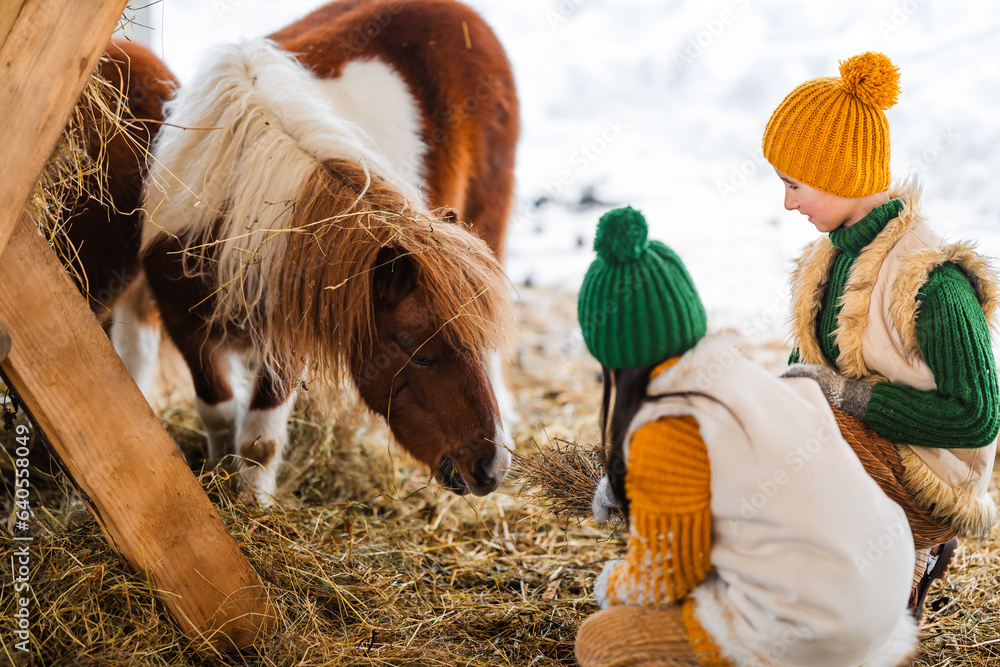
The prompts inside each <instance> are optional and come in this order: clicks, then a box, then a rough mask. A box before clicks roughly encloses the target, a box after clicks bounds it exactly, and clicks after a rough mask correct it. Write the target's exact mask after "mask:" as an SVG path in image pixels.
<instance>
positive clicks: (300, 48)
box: [143, 0, 517, 502]
mask: <svg viewBox="0 0 1000 667" xmlns="http://www.w3.org/2000/svg"><path fill="white" fill-rule="evenodd" d="M272 37H273V41H271V40H252V41H245V42H242V43H240V44H237V45H233V46H225V47H219V48H216V49H215V50H213V51H211V52H210V54H209V55H208V56H207V57H206V59H205V60H204V62H203V63H202V66H201V68H200V70H199V72H198V73H197V74H196V76H195V77H194V78H193V79H192V80H191V81H190V82H189V83H187V84H185V85H184V86H182V87H181V88H180V89H179V91H178V92H177V95H176V97H175V98H174V99H173V100H172V101H171V102H170V103H169V104H168V112H167V121H168V123H169V124H168V125H167V126H165V127H164V128H163V129H162V130H161V133H160V136H159V138H158V140H157V142H156V145H155V149H154V155H155V158H156V159H155V162H154V165H153V166H152V168H151V170H150V174H149V177H148V179H147V189H146V201H145V204H144V209H145V212H146V215H147V220H146V223H145V226H144V229H143V265H144V268H145V271H146V274H147V276H148V280H149V284H150V286H151V287H152V289H153V292H154V293H155V296H156V299H157V302H158V303H159V306H160V310H161V313H162V318H163V322H164V325H165V327H166V329H167V331H168V332H169V333H170V336H171V337H172V339H173V340H174V342H175V343H176V344H177V346H178V348H179V349H180V351H181V354H182V355H183V356H184V358H185V360H186V361H187V364H188V366H189V368H190V369H191V372H192V376H193V379H194V385H195V390H196V393H197V405H198V409H199V413H200V415H201V418H202V421H203V423H204V425H205V427H206V430H207V432H208V435H209V459H210V462H216V461H219V460H220V459H222V458H223V457H225V456H227V455H229V454H231V453H235V454H236V455H237V456H236V461H237V465H236V468H237V469H238V470H239V472H240V476H241V479H242V481H243V482H244V483H245V485H246V487H247V488H248V489H249V490H250V491H252V492H253V494H254V495H255V496H256V497H257V498H258V499H259V500H261V501H262V502H267V501H268V500H269V499H270V497H271V495H272V494H273V492H274V489H275V479H276V474H277V471H278V467H279V465H280V462H281V458H282V451H283V449H284V447H285V445H286V442H287V419H288V416H289V414H290V411H291V408H292V403H293V401H294V398H295V392H296V387H297V384H298V382H299V381H300V378H301V377H302V376H303V374H304V373H305V372H306V371H308V370H312V371H313V372H318V373H320V374H322V375H326V376H328V377H331V378H338V377H339V376H340V375H341V374H347V375H349V376H350V377H351V378H352V379H353V382H354V384H355V385H356V387H357V389H358V391H359V393H360V395H361V397H362V399H363V400H364V401H365V402H366V403H367V405H368V406H369V407H370V408H371V409H372V410H374V411H375V412H377V413H379V414H381V415H383V416H384V417H385V418H386V420H387V421H388V424H389V426H390V429H391V430H392V432H393V434H394V435H395V437H396V439H397V440H398V442H399V443H400V444H401V445H402V446H403V448H404V449H406V450H407V451H408V452H410V453H411V454H412V455H413V456H414V457H415V458H417V459H418V460H419V461H422V462H423V463H425V464H427V465H428V466H429V467H430V468H431V470H433V471H434V474H435V476H436V477H437V479H438V480H439V481H440V482H442V483H443V484H445V485H447V486H448V487H449V488H451V489H452V490H454V491H455V492H457V493H465V492H467V491H471V492H472V493H474V494H477V495H485V494H487V493H489V492H491V491H493V490H494V489H495V488H496V487H497V486H498V485H499V484H500V482H501V481H502V480H503V477H504V475H505V474H506V471H507V468H508V466H509V462H510V454H509V452H508V451H507V449H506V447H505V446H504V443H505V441H507V440H508V438H507V436H506V435H505V433H504V432H503V427H502V425H501V421H500V417H499V410H498V406H497V402H496V398H495V395H494V391H493V385H492V383H491V381H490V378H489V376H488V361H487V360H488V358H489V357H490V355H491V354H492V353H494V352H495V351H497V350H499V349H500V347H501V344H502V341H503V339H504V335H505V333H506V332H507V330H508V329H509V326H510V298H509V296H508V291H507V285H506V283H505V279H504V276H503V272H502V270H501V267H500V263H499V260H498V255H500V254H502V246H503V241H502V238H503V231H504V225H505V221H506V217H507V215H508V213H509V210H510V199H511V194H512V193H511V189H512V166H513V152H514V144H515V143H516V137H517V102H516V97H515V93H514V87H513V81H512V77H511V74H510V69H509V65H508V63H507V60H506V58H505V56H504V53H503V50H502V48H501V47H500V45H499V43H498V42H497V40H496V38H495V37H494V36H493V34H492V33H491V32H490V30H489V28H488V27H487V26H486V25H485V24H484V23H483V21H482V20H481V19H480V18H479V17H478V16H477V15H476V14H475V13H474V12H472V11H471V10H470V9H468V8H467V7H465V6H464V5H461V4H459V3H457V2H452V1H450V0H420V1H417V2H409V3H397V2H383V1H380V0H378V1H374V0H360V1H353V0H349V1H346V2H338V3H334V4H331V5H328V6H327V7H324V8H322V9H320V10H318V11H316V12H314V13H313V14H312V15H310V16H308V17H306V18H305V19H303V20H302V21H300V22H298V23H296V24H295V25H293V26H291V27H289V28H287V29H285V30H283V31H281V32H278V33H276V34H275V35H273V36H272ZM359 37H364V40H359ZM444 206H448V207H449V209H447V210H444V209H443V207H444ZM468 219H471V220H473V221H474V229H475V230H477V231H478V232H479V233H480V234H481V235H482V236H483V237H484V238H485V239H487V240H486V241H484V240H483V238H480V236H477V234H475V233H473V232H472V231H470V230H469V228H468V227H467V225H466V224H463V223H462V222H459V221H465V220H468ZM247 364H249V365H250V366H251V367H253V368H255V375H254V378H253V382H252V386H250V387H248V388H246V389H247V390H248V391H246V390H245V389H244V387H242V386H241V383H240V378H241V377H245V375H244V372H243V369H244V368H245V367H246V365H247Z"/></svg>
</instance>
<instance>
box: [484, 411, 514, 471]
mask: <svg viewBox="0 0 1000 667" xmlns="http://www.w3.org/2000/svg"><path fill="white" fill-rule="evenodd" d="M496 429H497V430H496V440H495V442H497V443H498V444H497V453H496V454H495V455H494V456H493V463H492V464H491V465H490V467H489V469H488V470H487V471H486V472H487V474H488V475H490V476H491V477H494V478H496V480H497V485H498V486H499V485H500V483H501V482H503V479H504V477H506V476H507V471H508V470H510V452H511V450H512V449H513V448H514V440H513V439H512V438H511V437H510V434H508V433H507V432H506V431H505V430H504V428H503V424H501V423H500V420H499V419H497V422H496Z"/></svg>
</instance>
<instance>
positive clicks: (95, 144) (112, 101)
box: [25, 56, 139, 292]
mask: <svg viewBox="0 0 1000 667" xmlns="http://www.w3.org/2000/svg"><path fill="white" fill-rule="evenodd" d="M103 58H105V56H102V59H103ZM127 115H128V100H127V99H126V97H125V96H124V95H123V93H122V91H120V90H119V89H118V88H116V87H115V86H113V85H111V83H110V82H108V81H107V80H106V79H104V78H103V77H101V76H100V73H99V70H98V69H95V70H94V72H93V73H92V74H91V76H90V80H89V81H88V82H87V84H86V85H85V86H84V89H83V92H82V93H81V95H80V100H79V102H78V103H77V105H76V107H75V108H74V110H73V113H72V115H71V116H70V120H69V122H68V123H67V125H66V127H65V128H64V129H63V132H62V134H61V135H60V137H59V141H58V143H57V144H56V147H55V149H54V150H53V151H52V155H51V156H50V157H49V161H48V162H47V163H46V166H45V169H44V170H43V171H42V174H41V176H40V177H39V179H38V183H37V184H36V185H35V189H34V190H33V191H32V194H31V199H30V200H29V201H28V205H27V206H26V207H25V211H26V213H27V214H28V216H29V217H30V218H31V219H32V220H33V221H34V222H35V224H36V225H37V226H38V229H39V231H40V232H41V234H42V236H44V237H45V239H46V240H47V241H48V242H49V245H50V246H52V249H53V250H54V251H55V253H56V255H57V256H58V257H59V261H60V262H61V263H62V265H63V267H64V268H65V269H66V270H67V271H68V272H69V273H70V275H71V276H72V277H73V279H74V280H75V281H76V282H77V284H78V285H80V286H81V289H83V290H84V292H87V291H89V285H88V283H87V276H86V272H85V271H84V269H83V267H82V266H81V264H80V261H79V259H78V257H77V249H76V248H74V247H73V244H72V243H71V242H70V241H69V239H68V238H67V236H66V231H65V226H64V225H65V222H66V219H67V216H68V214H69V213H70V212H71V211H72V209H73V206H74V204H75V203H76V202H77V201H82V200H84V198H91V199H93V200H95V202H99V203H101V204H103V205H105V206H108V207H111V208H113V206H114V205H113V203H112V202H111V201H110V196H109V195H108V193H107V192H106V191H105V182H106V180H107V177H106V173H107V160H108V157H107V154H106V152H105V146H106V144H107V142H108V139H109V138H110V137H112V136H113V135H115V134H118V133H121V134H122V136H125V137H131V136H132V135H131V134H130V131H129V129H128V128H129V122H128V121H127V120H125V118H126V116H127ZM136 150H139V147H138V146H137V147H136Z"/></svg>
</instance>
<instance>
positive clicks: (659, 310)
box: [577, 206, 707, 368]
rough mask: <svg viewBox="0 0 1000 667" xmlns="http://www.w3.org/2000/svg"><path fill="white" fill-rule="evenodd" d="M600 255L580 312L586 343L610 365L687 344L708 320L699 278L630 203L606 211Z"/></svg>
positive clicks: (666, 353) (656, 358) (648, 359)
mask: <svg viewBox="0 0 1000 667" xmlns="http://www.w3.org/2000/svg"><path fill="white" fill-rule="evenodd" d="M594 250H596V251H597V259H595V260H594V262H593V263H592V264H591V265H590V269H588V270H587V275H586V276H585V277H584V279H583V285H582V286H581V287H580V298H579V302H578V303H577V316H578V317H579V319H580V328H581V330H582V332H583V341H584V342H585V343H586V344H587V349H588V350H590V353H591V354H592V355H594V358H596V359H597V360H598V361H600V362H601V363H602V364H604V365H605V366H608V367H609V368H636V367H639V366H648V365H651V364H655V363H657V362H660V361H664V360H666V359H669V358H671V357H676V356H678V355H680V354H683V353H684V352H686V351H688V350H689V349H691V348H692V347H694V344H695V343H697V342H698V341H699V340H700V339H701V337H702V336H704V335H705V330H706V328H707V319H706V317H705V308H704V306H702V305H701V299H699V298H698V292H697V290H695V288H694V282H692V280H691V276H690V275H688V272H687V269H685V268H684V263H683V262H681V259H680V257H678V256H677V254H676V253H674V251H673V250H671V249H670V248H668V247H667V246H665V245H663V244H662V243H660V242H659V241H650V240H648V239H647V228H646V220H645V218H643V217H642V214H641V213H639V212H638V211H636V210H635V209H633V208H632V207H631V206H629V207H626V208H619V209H615V210H613V211H609V212H608V213H606V214H604V216H603V217H602V218H601V221H600V222H599V223H598V225H597V236H596V238H595V239H594Z"/></svg>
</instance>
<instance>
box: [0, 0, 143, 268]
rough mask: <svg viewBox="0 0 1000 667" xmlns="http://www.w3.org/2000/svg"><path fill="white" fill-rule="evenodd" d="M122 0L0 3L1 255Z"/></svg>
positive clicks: (6, 0)
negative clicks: (0, 120) (0, 42)
mask: <svg viewBox="0 0 1000 667" xmlns="http://www.w3.org/2000/svg"><path fill="white" fill-rule="evenodd" d="M126 4H127V0H105V1H104V2H93V1H90V2H80V1H79V0H4V1H3V2H2V3H0V38H2V39H3V42H2V44H0V118H2V119H3V122H2V123H0V146H2V147H3V154H4V157H3V159H2V160H0V253H2V252H3V248H4V246H5V245H6V244H7V238H8V237H9V236H10V234H11V232H12V230H13V229H14V227H15V226H16V224H17V220H18V218H19V217H20V215H21V212H22V211H23V210H24V207H25V204H27V202H28V198H29V197H30V196H31V191H32V189H34V187H35V183H37V182H38V177H39V175H40V174H41V173H42V168H43V167H44V166H45V163H46V162H47V161H48V159H49V155H50V154H51V153H52V149H53V148H54V147H55V145H56V142H57V141H58V139H59V135H60V133H61V132H62V130H63V128H64V127H65V126H66V121H67V119H68V118H69V115H70V112H71V111H72V110H73V106H74V105H75V104H76V100H77V98H78V97H79V96H80V91H81V90H83V84H84V82H86V81H87V79H88V77H90V73H91V72H92V71H93V70H94V67H95V66H96V65H97V61H98V59H99V58H100V56H101V53H102V52H103V50H104V45H105V44H106V43H107V41H108V38H109V37H110V36H111V33H112V31H113V30H114V29H115V26H116V25H117V23H118V19H119V18H120V17H121V14H122V11H124V9H125V5H126Z"/></svg>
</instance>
